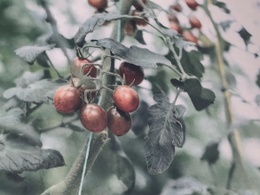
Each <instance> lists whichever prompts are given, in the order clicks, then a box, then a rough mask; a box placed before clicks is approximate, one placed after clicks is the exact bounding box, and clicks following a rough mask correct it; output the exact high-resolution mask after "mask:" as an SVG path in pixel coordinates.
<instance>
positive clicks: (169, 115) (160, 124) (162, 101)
mask: <svg viewBox="0 0 260 195" xmlns="http://www.w3.org/2000/svg"><path fill="white" fill-rule="evenodd" d="M154 100H155V101H156V102H157V104H155V105H153V106H151V107H150V108H149V118H148V125H149V133H148V139H147V141H146V143H145V160H146V163H147V167H148V172H149V173H150V174H158V173H162V172H164V171H165V170H167V169H168V168H169V166H170V164H171V162H172V161H173V158H174V156H175V146H177V147H182V146H183V144H184V141H185V126H184V124H183V122H182V120H181V117H182V116H183V114H184V112H185V107H184V106H182V105H177V106H174V107H172V105H171V104H170V103H169V100H168V98H167V97H166V96H165V95H156V96H154Z"/></svg>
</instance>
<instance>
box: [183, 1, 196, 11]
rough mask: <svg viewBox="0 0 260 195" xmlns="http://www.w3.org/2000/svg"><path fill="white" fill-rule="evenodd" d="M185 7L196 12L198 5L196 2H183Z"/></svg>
mask: <svg viewBox="0 0 260 195" xmlns="http://www.w3.org/2000/svg"><path fill="white" fill-rule="evenodd" d="M185 2H186V4H187V6H188V7H189V8H190V9H192V10H196V9H197V7H198V3H197V1H196V0H185Z"/></svg>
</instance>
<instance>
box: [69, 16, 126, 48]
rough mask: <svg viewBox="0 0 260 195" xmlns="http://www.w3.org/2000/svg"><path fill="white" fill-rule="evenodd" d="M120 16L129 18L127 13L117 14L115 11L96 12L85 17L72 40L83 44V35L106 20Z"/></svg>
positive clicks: (79, 44)
mask: <svg viewBox="0 0 260 195" xmlns="http://www.w3.org/2000/svg"><path fill="white" fill-rule="evenodd" d="M121 18H129V16H128V15H118V14H115V13H97V14H94V15H92V16H91V17H90V18H89V19H87V20H86V21H85V22H84V23H83V24H82V26H81V27H80V28H79V30H78V32H77V33H76V35H75V37H74V42H75V43H76V44H77V45H78V46H80V47H81V46H83V44H84V40H85V37H86V36H87V34H88V33H90V32H93V31H94V30H95V29H96V28H98V27H100V26H102V25H103V24H104V23H105V22H107V21H112V20H117V19H121Z"/></svg>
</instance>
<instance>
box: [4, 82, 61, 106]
mask: <svg viewBox="0 0 260 195" xmlns="http://www.w3.org/2000/svg"><path fill="white" fill-rule="evenodd" d="M61 84H64V83H63V82H62V83H59V82H53V81H50V80H47V79H43V80H40V81H36V82H34V83H32V84H30V85H28V86H27V87H26V88H22V87H13V88H10V89H7V90H6V91H5V92H4V97H5V98H7V99H9V98H11V97H13V96H16V97H17V98H18V99H20V100H22V101H25V102H34V103H43V102H48V101H49V99H50V98H51V99H52V97H53V95H54V93H55V91H56V89H57V88H58V87H60V86H61Z"/></svg>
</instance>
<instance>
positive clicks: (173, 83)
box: [171, 78, 184, 89]
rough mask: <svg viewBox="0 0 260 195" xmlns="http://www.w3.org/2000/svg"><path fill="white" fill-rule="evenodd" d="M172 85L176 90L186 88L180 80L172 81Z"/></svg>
mask: <svg viewBox="0 0 260 195" xmlns="http://www.w3.org/2000/svg"><path fill="white" fill-rule="evenodd" d="M171 83H172V85H173V86H174V87H176V88H181V89H183V87H184V83H183V82H182V81H180V80H178V79H174V78H173V79H171Z"/></svg>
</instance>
